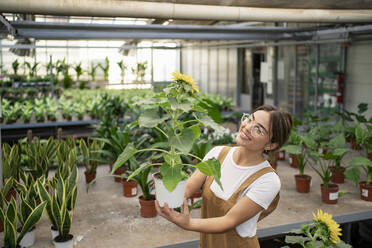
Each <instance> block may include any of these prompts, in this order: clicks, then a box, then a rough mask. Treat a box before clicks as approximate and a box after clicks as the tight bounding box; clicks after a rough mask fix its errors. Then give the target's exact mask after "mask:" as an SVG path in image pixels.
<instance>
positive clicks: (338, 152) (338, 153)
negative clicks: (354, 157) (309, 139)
mask: <svg viewBox="0 0 372 248" xmlns="http://www.w3.org/2000/svg"><path fill="white" fill-rule="evenodd" d="M348 151H349V149H347V148H337V149H335V150H334V151H333V155H335V156H339V157H343V156H344V155H345V154H346V153H347V152H348Z"/></svg>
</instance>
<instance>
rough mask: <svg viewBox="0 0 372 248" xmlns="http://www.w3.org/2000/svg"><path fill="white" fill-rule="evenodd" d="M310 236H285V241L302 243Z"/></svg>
mask: <svg viewBox="0 0 372 248" xmlns="http://www.w3.org/2000/svg"><path fill="white" fill-rule="evenodd" d="M310 240H311V238H309V237H302V236H289V235H287V236H285V242H286V243H288V244H303V243H305V242H306V241H310Z"/></svg>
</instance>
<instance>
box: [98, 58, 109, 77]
mask: <svg viewBox="0 0 372 248" xmlns="http://www.w3.org/2000/svg"><path fill="white" fill-rule="evenodd" d="M98 66H99V67H100V68H101V69H102V71H103V76H104V80H105V81H106V82H107V81H108V77H109V71H110V61H109V59H108V57H106V58H105V64H104V65H102V64H101V63H99V64H98Z"/></svg>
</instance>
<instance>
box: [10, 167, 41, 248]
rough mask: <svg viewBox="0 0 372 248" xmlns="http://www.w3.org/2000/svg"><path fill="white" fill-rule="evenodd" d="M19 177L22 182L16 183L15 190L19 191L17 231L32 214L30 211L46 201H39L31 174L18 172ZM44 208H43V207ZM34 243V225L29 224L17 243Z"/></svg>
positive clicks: (30, 244)
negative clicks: (18, 225)
mask: <svg viewBox="0 0 372 248" xmlns="http://www.w3.org/2000/svg"><path fill="white" fill-rule="evenodd" d="M20 178H21V179H22V182H23V183H17V190H18V192H20V193H19V211H18V221H19V224H20V227H19V228H18V229H17V231H18V233H22V231H21V230H22V228H24V227H25V226H26V225H28V224H27V220H28V219H29V217H30V216H31V215H32V212H33V211H34V210H35V209H36V208H37V207H38V206H39V205H40V204H43V205H44V207H45V205H46V203H44V202H42V201H40V198H39V196H38V194H37V189H36V184H35V181H34V179H33V178H32V176H31V175H27V174H26V173H25V172H21V173H20ZM43 209H44V208H43ZM34 243H35V225H33V226H30V228H28V231H27V232H25V234H24V236H23V238H22V239H21V240H20V242H19V245H20V246H21V247H29V246H32V245H33V244H34Z"/></svg>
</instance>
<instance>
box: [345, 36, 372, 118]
mask: <svg viewBox="0 0 372 248" xmlns="http://www.w3.org/2000/svg"><path fill="white" fill-rule="evenodd" d="M344 93H345V97H344V103H345V109H346V110H348V111H353V112H356V111H357V110H358V107H357V106H358V104H359V103H361V102H364V103H368V112H367V113H366V114H365V116H367V117H368V118H369V117H371V116H372V42H362V43H352V45H351V46H349V47H348V54H347V75H346V81H345V89H344Z"/></svg>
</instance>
